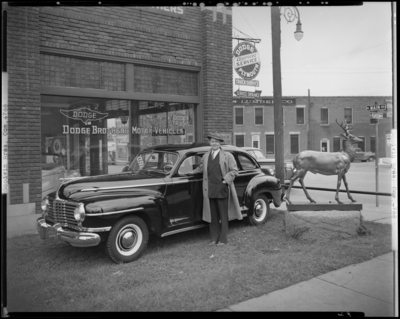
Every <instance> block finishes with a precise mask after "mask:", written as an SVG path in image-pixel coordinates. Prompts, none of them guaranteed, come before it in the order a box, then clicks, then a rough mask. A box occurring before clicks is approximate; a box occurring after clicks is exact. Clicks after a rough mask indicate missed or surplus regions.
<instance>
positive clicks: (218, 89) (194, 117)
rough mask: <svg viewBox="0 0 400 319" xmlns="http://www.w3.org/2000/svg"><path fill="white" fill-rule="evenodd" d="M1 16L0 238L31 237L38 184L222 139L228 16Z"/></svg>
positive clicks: (168, 10) (162, 11)
mask: <svg viewBox="0 0 400 319" xmlns="http://www.w3.org/2000/svg"><path fill="white" fill-rule="evenodd" d="M3 10H6V11H7V71H8V145H7V147H8V197H7V204H8V205H7V207H8V209H7V210H8V212H7V214H8V235H9V236H13V235H17V234H19V233H26V232H29V231H34V227H35V226H34V221H35V220H36V218H37V214H38V213H41V208H40V203H41V199H42V196H43V195H44V194H45V192H49V191H51V187H50V188H49V189H45V188H46V187H47V186H46V185H53V186H52V187H53V189H54V180H59V178H58V177H59V176H60V175H61V176H62V177H64V176H71V175H75V176H79V175H81V176H86V175H99V174H106V173H107V172H108V160H109V156H110V154H112V152H114V153H115V155H116V157H117V158H120V159H121V160H125V161H128V160H129V159H130V158H133V156H135V155H136V154H137V152H138V151H139V150H140V149H142V148H144V147H146V146H150V145H154V144H159V143H186V142H193V141H202V140H204V138H205V136H206V134H207V133H208V132H209V131H210V130H213V129H215V128H216V127H218V129H219V131H221V132H222V133H224V134H225V135H226V137H227V139H228V142H229V141H230V139H231V134H232V130H233V129H232V126H233V119H232V105H231V97H232V95H233V92H232V87H233V85H232V41H231V34H232V14H231V11H230V10H229V8H227V9H226V12H224V13H222V12H217V13H216V14H215V12H213V11H212V10H211V9H208V8H199V7H197V8H196V7H106V8H103V7H79V6H78V7H18V6H11V5H9V6H6V5H5V6H3ZM215 15H216V21H214V16H215ZM216 106H218V107H216ZM111 141H114V144H115V143H116V144H117V145H112V144H113V143H111ZM118 143H119V144H118ZM113 147H114V148H113ZM112 148H113V149H112ZM111 149H112V151H111ZM57 174H58V175H57ZM52 179H53V180H52Z"/></svg>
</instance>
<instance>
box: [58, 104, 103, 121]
mask: <svg viewBox="0 0 400 319" xmlns="http://www.w3.org/2000/svg"><path fill="white" fill-rule="evenodd" d="M60 113H61V114H62V115H64V116H65V117H68V118H70V119H73V120H81V121H82V122H83V123H85V124H87V123H88V122H91V121H100V120H102V119H104V118H105V117H107V116H108V113H100V112H97V111H94V110H91V109H90V108H87V107H82V108H79V109H75V110H60Z"/></svg>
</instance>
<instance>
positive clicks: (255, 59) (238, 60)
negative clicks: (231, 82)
mask: <svg viewBox="0 0 400 319" xmlns="http://www.w3.org/2000/svg"><path fill="white" fill-rule="evenodd" d="M260 66H261V62H260V57H259V55H258V52H257V49H256V47H255V46H254V45H253V44H252V43H250V42H241V43H239V44H238V45H237V46H236V48H235V49H234V50H233V67H234V68H235V71H236V73H237V74H239V76H240V77H241V78H242V79H245V80H252V79H254V78H255V77H256V76H257V75H258V73H259V72H260Z"/></svg>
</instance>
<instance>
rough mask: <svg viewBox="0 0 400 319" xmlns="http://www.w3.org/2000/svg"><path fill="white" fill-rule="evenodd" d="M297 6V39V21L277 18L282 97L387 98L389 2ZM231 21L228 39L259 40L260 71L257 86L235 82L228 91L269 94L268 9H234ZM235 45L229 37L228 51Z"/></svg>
mask: <svg viewBox="0 0 400 319" xmlns="http://www.w3.org/2000/svg"><path fill="white" fill-rule="evenodd" d="M250 3H251V2H250ZM297 8H298V10H299V12H300V19H301V23H302V30H303V32H304V35H303V38H302V39H301V40H300V41H297V40H296V39H295V38H294V32H295V30H296V23H297V20H295V21H294V22H292V23H288V22H287V21H286V20H285V18H284V17H283V16H281V24H280V25H281V72H282V96H283V97H289V96H307V95H308V90H310V95H311V96H392V27H391V23H392V22H391V3H390V2H364V4H363V5H362V6H329V7H322V6H313V7H309V6H298V7H297ZM232 18H233V29H232V30H233V37H238V38H244V37H247V36H249V37H251V38H254V39H261V42H260V43H257V44H256V49H257V50H258V52H259V56H260V61H261V67H260V72H259V74H258V75H257V77H256V78H255V79H254V80H258V81H259V82H260V86H259V87H253V86H244V85H241V86H240V87H239V86H238V85H235V84H234V87H233V91H234V92H235V91H236V90H237V89H240V90H242V91H251V92H254V90H262V92H261V95H262V96H273V85H272V39H271V8H269V7H268V6H265V7H264V6H256V7H254V6H253V7H252V6H245V7H241V6H237V7H233V9H232ZM238 30H240V31H241V32H243V33H244V34H245V35H244V34H242V33H240V32H239V31H238ZM246 35H247V36H246ZM239 42H241V41H238V40H236V39H233V48H235V46H236V45H237V44H238V43H239ZM233 75H234V79H235V78H240V77H239V75H238V74H237V73H236V72H235V71H234V72H233ZM234 83H235V81H234Z"/></svg>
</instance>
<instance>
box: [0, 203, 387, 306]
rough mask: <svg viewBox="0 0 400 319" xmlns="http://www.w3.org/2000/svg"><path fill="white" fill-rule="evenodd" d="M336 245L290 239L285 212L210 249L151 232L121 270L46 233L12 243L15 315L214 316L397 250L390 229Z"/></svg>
mask: <svg viewBox="0 0 400 319" xmlns="http://www.w3.org/2000/svg"><path fill="white" fill-rule="evenodd" d="M365 226H366V227H367V228H368V230H369V231H370V234H368V235H365V236H358V237H354V238H350V239H332V240H329V241H324V240H321V241H315V240H314V241H307V240H296V239H293V238H291V237H287V236H286V234H285V229H284V226H283V214H282V213H279V212H278V211H276V210H274V209H272V210H271V214H270V216H269V218H268V221H267V223H266V224H264V225H261V226H259V227H251V226H249V225H248V223H246V221H232V222H230V224H229V235H228V240H229V244H228V245H226V246H223V247H216V246H208V242H209V230H208V228H207V227H206V228H200V229H197V230H193V231H191V232H185V233H179V234H176V235H173V236H168V237H165V238H157V237H155V236H151V237H150V240H149V245H148V248H147V250H146V251H145V252H144V253H143V255H142V256H141V257H140V258H139V259H138V260H137V261H135V262H133V263H129V264H120V265H116V264H114V263H113V262H112V261H111V260H110V259H109V258H108V257H107V256H106V255H105V253H104V247H101V246H99V247H92V248H85V249H79V248H74V247H71V246H69V245H67V244H56V243H52V242H48V241H43V240H41V239H40V238H39V236H38V235H32V236H23V237H18V238H13V239H10V240H8V242H7V284H8V304H9V306H8V310H9V311H10V312H14V311H15V312H18V311H29V312H33V311H45V312H46V311H212V310H217V309H222V308H225V307H228V306H229V305H232V304H235V303H238V302H241V301H243V300H247V299H250V298H254V297H258V296H260V295H262V294H265V293H269V292H271V291H274V290H277V289H282V288H284V287H287V286H290V285H293V284H295V283H298V282H301V281H304V280H308V279H311V278H313V277H315V276H318V275H321V274H324V273H327V272H329V271H332V270H335V269H338V268H341V267H345V266H348V265H351V264H356V263H360V262H363V261H366V260H369V259H371V258H373V257H376V256H379V255H382V254H384V253H387V252H389V251H390V249H391V227H390V225H383V224H376V223H371V222H365Z"/></svg>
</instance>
